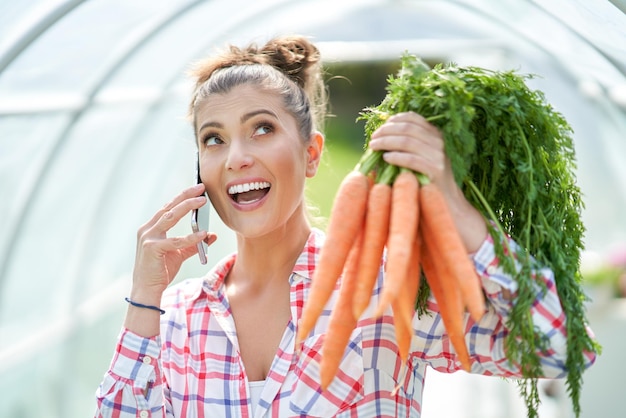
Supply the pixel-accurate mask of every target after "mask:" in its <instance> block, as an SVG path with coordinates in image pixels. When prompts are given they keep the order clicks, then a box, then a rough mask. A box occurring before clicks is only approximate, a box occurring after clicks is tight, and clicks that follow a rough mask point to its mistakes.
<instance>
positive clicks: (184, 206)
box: [149, 196, 207, 234]
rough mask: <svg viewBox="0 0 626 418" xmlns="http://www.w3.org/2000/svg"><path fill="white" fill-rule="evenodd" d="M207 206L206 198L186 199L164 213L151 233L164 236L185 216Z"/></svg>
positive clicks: (150, 229)
mask: <svg viewBox="0 0 626 418" xmlns="http://www.w3.org/2000/svg"><path fill="white" fill-rule="evenodd" d="M205 204H207V198H206V197H204V196H199V197H190V198H188V199H185V200H183V201H182V202H180V203H178V204H177V205H176V206H174V207H173V208H171V209H169V210H167V211H165V212H163V214H162V215H161V217H160V218H158V219H157V221H156V222H155V223H154V225H153V226H152V228H149V231H150V232H156V233H158V234H163V233H165V232H167V231H168V230H169V229H170V228H172V227H173V226H174V225H176V224H177V223H178V222H179V221H180V220H181V218H182V217H183V216H185V215H187V214H188V213H189V212H191V211H192V210H194V209H199V208H200V207H202V206H204V205H205Z"/></svg>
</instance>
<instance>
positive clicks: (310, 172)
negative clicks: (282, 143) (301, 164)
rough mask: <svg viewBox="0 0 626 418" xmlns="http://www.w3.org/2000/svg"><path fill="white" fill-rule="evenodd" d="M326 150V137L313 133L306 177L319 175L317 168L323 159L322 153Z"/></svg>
mask: <svg viewBox="0 0 626 418" xmlns="http://www.w3.org/2000/svg"><path fill="white" fill-rule="evenodd" d="M323 150H324V135H322V134H321V133H320V132H317V131H316V132H313V133H312V134H311V137H310V139H309V144H308V145H307V149H306V152H307V164H306V176H307V177H313V176H315V174H316V173H317V168H318V167H319V165H320V161H321V159H322V151H323Z"/></svg>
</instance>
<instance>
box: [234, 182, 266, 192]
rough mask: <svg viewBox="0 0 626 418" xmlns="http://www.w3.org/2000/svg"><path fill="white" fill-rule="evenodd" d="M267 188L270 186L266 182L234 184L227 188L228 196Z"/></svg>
mask: <svg viewBox="0 0 626 418" xmlns="http://www.w3.org/2000/svg"><path fill="white" fill-rule="evenodd" d="M268 187H270V184H269V183H268V182H266V181H256V182H254V183H243V184H236V185H234V186H230V187H229V188H228V194H237V193H244V192H249V191H250V190H261V189H267V188H268Z"/></svg>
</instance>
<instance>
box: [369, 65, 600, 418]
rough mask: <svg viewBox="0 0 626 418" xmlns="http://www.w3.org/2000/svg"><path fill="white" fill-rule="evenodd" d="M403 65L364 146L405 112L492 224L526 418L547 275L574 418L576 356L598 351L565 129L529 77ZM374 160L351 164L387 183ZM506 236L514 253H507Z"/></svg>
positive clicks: (534, 403)
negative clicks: (543, 273) (563, 342)
mask: <svg viewBox="0 0 626 418" xmlns="http://www.w3.org/2000/svg"><path fill="white" fill-rule="evenodd" d="M401 64H402V65H401V69H400V70H399V72H398V73H397V75H395V76H394V75H390V76H389V78H388V86H387V95H386V96H385V98H384V99H383V101H382V102H381V103H380V104H379V105H377V106H373V107H369V108H366V109H364V110H363V112H362V113H361V115H360V116H359V119H361V120H364V121H365V135H366V148H367V143H368V142H369V138H370V136H371V134H372V133H373V132H374V130H375V129H376V128H378V127H379V126H380V125H381V124H382V123H383V122H384V121H385V120H386V119H387V118H388V117H389V116H390V115H392V114H396V113H400V112H405V111H409V110H410V111H414V112H417V113H419V114H421V115H422V116H424V117H425V118H426V119H427V120H429V121H430V122H431V123H432V124H434V125H435V126H437V127H438V128H439V129H440V131H441V132H442V134H443V136H444V141H445V148H446V152H447V155H448V157H449V158H450V161H451V164H452V169H453V172H454V177H455V180H456V181H457V183H458V184H459V186H460V187H461V189H462V190H463V191H464V193H465V196H466V197H467V199H468V200H469V201H470V202H471V203H472V204H473V205H474V206H475V207H476V208H478V209H479V210H480V211H481V212H482V213H483V215H484V216H485V217H486V218H487V219H488V220H489V221H490V222H489V232H490V234H491V235H492V237H493V238H494V243H495V250H496V255H497V256H498V258H499V259H500V260H501V262H502V264H503V268H504V269H505V271H506V272H507V273H509V274H511V275H513V276H514V277H515V279H516V280H517V282H518V284H519V288H518V291H517V295H516V300H515V304H514V306H513V309H512V312H511V314H510V317H509V318H508V328H509V330H510V331H509V334H508V336H507V338H506V342H505V344H506V352H507V356H508V358H509V359H510V360H511V361H512V362H515V363H517V364H520V365H521V368H522V373H523V376H524V379H521V380H520V381H519V384H520V392H521V394H522V396H523V398H524V400H525V402H526V406H527V408H528V416H529V417H536V416H537V408H538V404H539V396H538V391H537V378H538V377H540V376H541V367H540V360H539V356H538V355H537V353H538V352H541V351H542V350H544V349H545V343H544V341H545V336H543V335H541V334H540V333H539V332H538V330H537V329H536V328H534V326H533V324H532V321H531V318H530V308H531V306H532V304H533V302H534V300H535V294H536V291H535V289H536V287H537V286H541V284H540V283H539V282H538V281H536V280H535V278H534V276H533V271H534V270H535V269H537V268H540V267H541V266H548V267H550V268H551V269H552V270H553V272H554V274H555V280H556V284H557V291H558V294H559V296H560V298H561V302H562V305H563V309H564V311H565V314H566V317H567V323H566V328H567V340H568V341H567V361H566V367H567V371H568V375H567V389H568V394H569V396H570V398H571V401H572V405H573V409H574V413H575V414H576V416H579V415H580V405H579V402H580V391H581V385H582V372H583V370H584V363H585V360H584V354H583V352H584V351H599V350H600V347H599V345H598V344H597V343H596V342H595V341H593V340H592V338H591V337H590V336H589V335H588V334H587V330H586V324H587V321H586V318H585V311H584V302H585V301H586V296H585V294H584V292H583V290H582V287H581V273H580V252H581V250H582V249H583V237H584V232H585V228H584V225H583V223H582V221H581V211H582V208H583V201H582V198H581V192H580V190H579V188H578V187H577V185H576V181H575V180H576V179H575V175H574V170H575V168H576V165H575V164H576V163H575V152H574V145H573V141H572V137H571V134H572V129H571V127H570V126H569V124H568V123H567V121H566V120H565V118H564V117H563V116H562V115H561V114H560V113H558V112H557V111H555V109H553V108H552V107H551V106H550V105H549V104H548V103H547V102H546V100H545V97H544V95H543V93H542V92H540V91H537V90H531V89H530V88H529V87H528V86H527V85H526V80H528V79H531V78H532V75H519V74H516V73H515V72H513V71H492V70H488V69H483V68H478V67H460V66H457V65H455V64H448V65H442V64H439V65H436V66H435V67H434V68H429V67H428V66H427V65H426V64H425V63H424V62H422V61H421V60H420V59H419V58H417V57H416V56H413V55H409V54H404V55H403V56H402V61H401ZM380 154H381V153H380V152H372V151H371V150H369V149H368V150H367V151H366V152H365V154H364V156H363V158H362V159H361V161H360V163H359V166H360V167H361V169H362V171H363V172H370V171H372V170H375V171H376V172H377V175H378V176H379V177H381V176H385V175H388V174H389V172H388V171H387V170H388V165H385V163H384V162H383V161H382V158H381V156H380ZM395 173H397V170H396V171H395ZM395 173H394V172H392V174H395ZM420 179H421V180H423V181H426V180H425V179H424V178H423V177H420ZM377 181H380V180H377ZM386 181H387V182H389V180H386ZM505 234H507V235H510V236H511V237H512V238H513V239H514V240H515V241H516V242H517V243H518V244H519V249H518V250H516V251H512V249H511V248H509V247H508V244H507V242H508V241H506V239H504V238H503V236H504V235H505ZM516 266H518V267H516ZM423 286H424V281H422V287H423ZM425 294H427V292H425V291H423V289H422V290H420V293H419V296H420V297H419V299H418V302H417V303H418V306H417V307H416V308H417V310H418V312H424V311H425V301H426V298H425V296H424V295H425Z"/></svg>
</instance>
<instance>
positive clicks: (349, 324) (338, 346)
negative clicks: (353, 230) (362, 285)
mask: <svg viewBox="0 0 626 418" xmlns="http://www.w3.org/2000/svg"><path fill="white" fill-rule="evenodd" d="M362 243H363V234H362V233H361V234H359V236H358V238H357V239H356V241H355V242H354V245H353V246H352V249H351V250H350V254H349V255H348V259H347V260H346V264H345V268H344V270H343V276H342V278H341V288H340V290H339V295H338V296H337V303H336V304H335V307H334V308H333V311H332V313H331V314H330V320H329V323H328V330H327V331H326V335H325V336H324V341H323V343H322V359H321V360H320V381H321V382H320V385H321V387H322V389H326V388H327V387H328V385H330V383H331V382H332V380H333V379H334V377H335V375H336V374H337V370H338V369H339V363H341V359H342V358H343V354H344V352H345V350H346V347H347V345H348V341H350V334H352V331H353V330H354V328H355V327H356V324H357V319H356V318H355V317H354V315H353V314H352V306H353V296H354V290H355V289H356V284H357V278H358V274H357V272H358V269H359V259H360V257H361V248H362Z"/></svg>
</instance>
